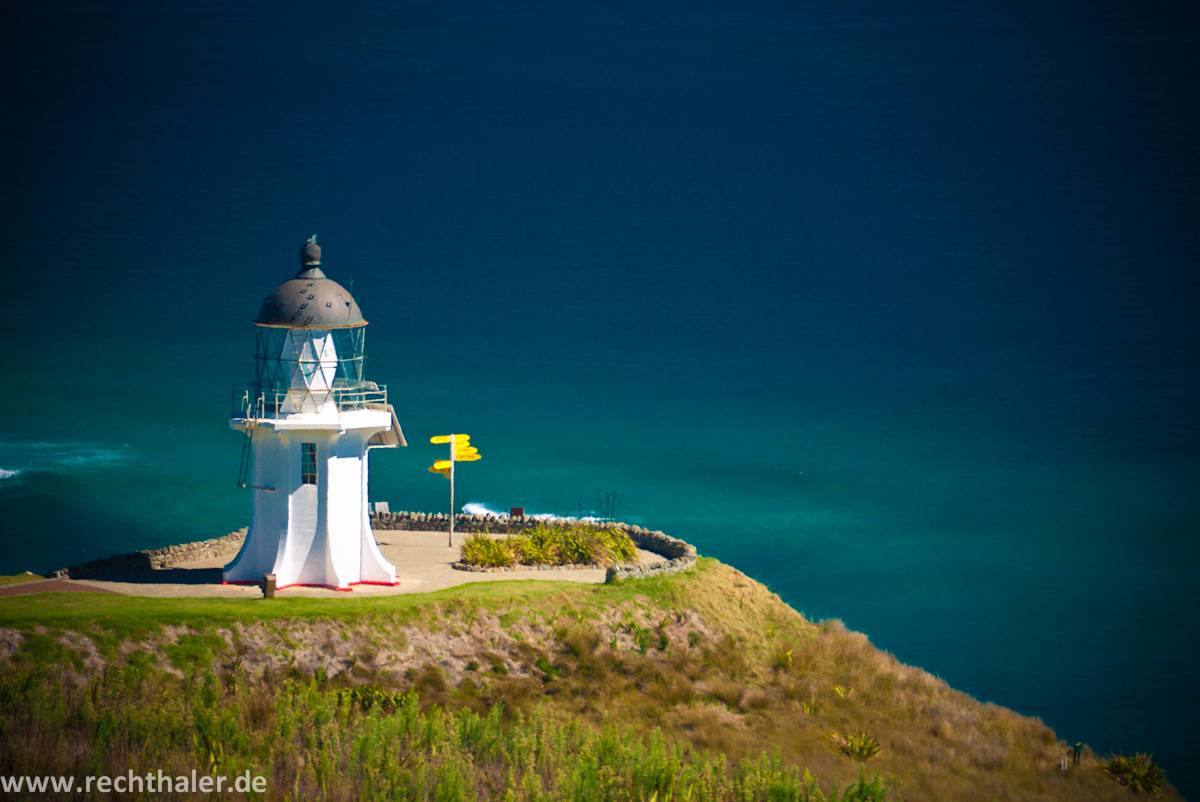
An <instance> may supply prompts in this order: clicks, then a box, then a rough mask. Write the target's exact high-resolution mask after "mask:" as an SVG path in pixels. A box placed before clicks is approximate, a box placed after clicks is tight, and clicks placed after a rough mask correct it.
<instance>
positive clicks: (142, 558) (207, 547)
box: [50, 527, 246, 579]
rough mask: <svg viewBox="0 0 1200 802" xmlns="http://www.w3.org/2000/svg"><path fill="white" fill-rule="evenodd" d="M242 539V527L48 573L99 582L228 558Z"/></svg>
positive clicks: (58, 577)
mask: <svg viewBox="0 0 1200 802" xmlns="http://www.w3.org/2000/svg"><path fill="white" fill-rule="evenodd" d="M245 539H246V529H245V528H244V527H243V528H242V529H239V530H237V531H236V532H230V533H229V534H228V535H224V536H223V537H214V538H211V539H209V540H196V541H193V542H191V543H180V544H179V545H177V546H165V547H163V548H161V549H147V550H145V551H131V552H128V553H126V554H115V555H113V556H112V557H105V558H103V559H100V560H91V561H89V562H85V563H80V564H79V565H72V566H71V567H70V568H63V569H61V570H58V571H51V572H50V576H51V577H52V578H55V579H63V578H70V579H101V578H103V577H106V576H111V575H113V574H127V573H132V572H135V571H148V570H152V569H155V568H171V567H172V566H175V565H179V564H181V563H189V562H194V561H196V560H207V559H209V558H210V557H220V556H222V555H229V556H230V557H232V556H233V555H234V554H236V553H237V550H238V549H240V548H241V547H242V541H244V540H245Z"/></svg>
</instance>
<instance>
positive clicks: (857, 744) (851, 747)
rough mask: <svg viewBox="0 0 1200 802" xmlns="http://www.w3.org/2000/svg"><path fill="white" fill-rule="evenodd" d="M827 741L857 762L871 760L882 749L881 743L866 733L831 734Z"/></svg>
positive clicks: (828, 735) (826, 737)
mask: <svg viewBox="0 0 1200 802" xmlns="http://www.w3.org/2000/svg"><path fill="white" fill-rule="evenodd" d="M825 740H827V741H829V743H831V744H833V746H834V748H835V749H837V750H838V751H839V752H841V753H842V754H843V755H846V756H847V757H852V758H854V759H856V760H870V759H871V758H873V757H875V756H876V755H878V754H879V751H880V749H882V747H881V746H880V745H879V741H876V740H875V739H874V738H872V737H871V736H870V735H867V734H866V733H865V732H856V733H854V734H853V735H838V734H837V733H836V732H831V733H829V734H827V735H826V736H825Z"/></svg>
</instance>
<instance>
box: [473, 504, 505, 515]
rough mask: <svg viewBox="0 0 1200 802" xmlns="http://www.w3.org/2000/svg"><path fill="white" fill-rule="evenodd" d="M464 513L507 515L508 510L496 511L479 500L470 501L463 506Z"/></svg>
mask: <svg viewBox="0 0 1200 802" xmlns="http://www.w3.org/2000/svg"><path fill="white" fill-rule="evenodd" d="M462 511H463V514H465V515H507V514H508V513H506V512H503V511H501V512H496V511H495V510H493V509H489V508H488V507H487V505H486V504H483V503H482V502H479V501H468V502H467V503H466V504H464V505H463V506H462Z"/></svg>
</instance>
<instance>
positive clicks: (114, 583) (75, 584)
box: [9, 530, 665, 599]
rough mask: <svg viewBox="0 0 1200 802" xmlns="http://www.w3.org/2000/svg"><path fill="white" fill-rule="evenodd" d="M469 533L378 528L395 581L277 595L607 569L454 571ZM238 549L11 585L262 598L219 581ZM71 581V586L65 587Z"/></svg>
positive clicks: (437, 586) (574, 578) (582, 574)
mask: <svg viewBox="0 0 1200 802" xmlns="http://www.w3.org/2000/svg"><path fill="white" fill-rule="evenodd" d="M466 538H467V535H463V534H455V536H454V540H455V544H456V545H454V546H453V547H450V546H448V545H447V544H446V533H445V532H410V531H403V530H379V531H376V532H375V540H376V542H377V543H379V550H380V551H381V552H383V556H384V557H386V558H387V559H388V561H389V562H391V563H392V565H394V566H396V579H398V580H399V581H400V584H399V585H398V586H396V587H382V586H380V585H355V586H354V589H353V590H352V591H349V592H347V591H336V590H326V589H325V588H301V587H293V588H285V589H284V590H280V591H278V593H277V595H278V597H279V598H288V597H298V596H310V597H317V598H342V599H346V598H362V597H364V596H393V595H396V594H400V593H427V592H429V591H432V590H441V589H442V588H449V587H453V586H454V585H463V584H466V583H468V582H502V581H505V580H514V579H557V580H563V581H566V582H582V583H588V584H601V583H603V582H604V577H605V569H603V568H586V569H582V570H574V571H572V570H562V569H556V570H547V571H538V570H522V571H485V572H475V571H457V570H455V569H453V568H451V567H450V564H451V563H453V562H457V561H458V558H459V555H460V553H461V551H462V550H461V548H460V547H459V546H458V545H457V544H459V543H461V542H462V541H463V540H465V539H466ZM236 554H237V552H236V551H232V552H230V553H229V554H228V555H225V556H222V557H214V558H211V559H207V560H200V561H197V562H192V563H183V564H181V565H176V566H173V567H171V568H162V569H158V570H146V571H138V572H136V573H131V574H123V575H112V576H109V577H107V578H106V579H103V580H100V579H85V580H76V579H66V580H62V579H56V580H46V581H45V582H26V583H23V584H20V585H12V586H9V587H10V588H11V589H13V590H15V589H17V588H19V589H20V591H19V592H20V593H22V594H24V593H41V592H62V591H65V590H77V591H88V590H93V591H99V592H108V593H123V594H125V595H128V596H158V597H169V596H179V597H189V596H191V597H196V596H227V597H232V598H260V597H261V596H262V589H261V588H260V587H259V586H257V585H223V584H221V569H222V567H224V565H225V564H226V563H228V562H229V561H230V560H232V559H233V558H234V556H235V555H236ZM638 556H639V558H640V560H641V562H642V563H643V564H646V565H649V564H652V563H656V562H664V561H665V558H664V557H661V556H659V555H657V554H654V553H652V552H649V551H642V550H640V549H639V551H638ZM64 586H70V587H64Z"/></svg>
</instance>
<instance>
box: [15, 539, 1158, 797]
mask: <svg viewBox="0 0 1200 802" xmlns="http://www.w3.org/2000/svg"><path fill="white" fill-rule="evenodd" d="M0 655H3V656H4V657H3V663H2V666H3V669H2V672H0V776H3V775H8V776H13V775H60V774H70V775H74V776H79V777H82V776H85V775H98V774H109V775H116V774H124V773H126V772H127V771H130V770H131V771H133V772H134V773H135V774H145V773H146V772H156V771H163V772H165V773H167V774H169V775H181V774H187V773H189V772H190V771H191V770H192V769H197V770H198V771H200V772H201V773H212V774H225V775H230V776H232V775H237V774H241V773H242V772H244V771H247V770H249V771H252V773H254V774H261V775H264V776H266V777H267V778H268V780H269V784H268V790H267V792H266V794H265V797H263V796H262V795H257V796H255V795H253V794H251V795H250V796H249V797H248V798H267V799H300V798H305V799H311V798H325V799H347V800H349V799H366V798H401V799H438V800H460V799H461V800H471V799H512V800H548V799H581V800H583V799H586V800H591V799H597V800H599V799H609V800H626V799H628V800H647V801H649V800H653V801H654V802H665V801H666V800H697V801H698V800H733V799H738V800H757V799H764V800H766V799H771V800H776V799H778V800H787V799H795V800H818V799H827V798H828V799H858V800H872V799H884V798H887V799H905V800H963V799H984V800H990V799H997V800H1072V799H1078V800H1125V799H1136V798H1138V795H1137V794H1136V793H1135V792H1134V791H1131V790H1129V789H1127V788H1125V787H1122V786H1119V785H1118V784H1117V783H1116V782H1114V780H1113V779H1112V778H1111V777H1110V776H1109V775H1108V774H1106V773H1105V772H1104V771H1103V770H1102V765H1101V761H1100V760H1099V759H1098V758H1097V756H1095V755H1093V754H1092V753H1091V752H1090V751H1087V750H1086V749H1085V750H1084V754H1083V758H1082V761H1081V763H1080V765H1079V766H1075V767H1071V768H1070V769H1069V770H1067V771H1063V770H1062V769H1061V768H1060V762H1061V760H1062V758H1063V757H1064V756H1066V755H1067V754H1068V752H1069V748H1068V746H1067V744H1065V743H1063V742H1061V741H1059V740H1058V739H1057V738H1056V737H1055V735H1054V733H1053V732H1051V731H1050V730H1049V729H1048V728H1047V727H1046V726H1044V725H1043V724H1042V723H1041V722H1040V721H1038V720H1036V719H1030V718H1026V717H1022V716H1019V715H1017V714H1015V713H1013V712H1012V711H1009V710H1006V709H1004V708H1000V707H997V706H995V705H991V704H982V703H980V702H978V701H976V700H974V699H972V698H970V697H968V696H966V695H965V694H962V693H959V692H957V691H955V690H953V689H952V688H950V687H949V686H947V685H946V684H945V683H944V682H942V681H941V680H939V679H936V678H935V677H932V676H930V675H929V674H928V673H926V672H924V671H922V670H920V669H917V668H912V667H909V666H905V665H903V664H901V663H899V662H898V661H897V660H896V659H895V658H893V657H892V656H891V655H889V654H886V653H884V652H881V651H879V650H877V649H875V648H874V647H872V646H871V644H870V643H869V641H868V640H867V638H866V637H864V636H863V635H861V634H858V633H855V632H850V631H847V630H846V629H845V628H844V627H843V626H842V625H841V623H840V622H837V621H826V622H823V623H813V622H810V621H808V620H806V619H805V618H804V617H803V616H801V615H800V614H799V613H797V612H796V611H795V610H793V609H791V608H790V607H788V606H787V605H785V604H784V603H783V602H782V601H781V600H780V599H779V597H778V596H776V595H775V594H773V593H771V592H770V591H769V590H768V589H767V588H765V587H764V586H762V585H761V584H759V583H757V582H755V581H753V580H751V579H749V578H748V577H746V576H745V575H743V574H741V573H740V572H738V571H736V570H734V569H732V568H730V567H728V566H725V565H722V564H720V563H718V562H716V561H714V560H708V559H704V560H701V561H700V565H699V566H698V568H697V569H695V570H694V571H691V572H689V573H687V574H682V575H678V576H674V577H661V578H654V579H647V580H641V581H637V582H625V583H620V584H615V585H604V586H588V585H577V584H572V583H557V582H528V581H527V582H492V583H480V584H475V585H466V586H460V587H458V588H453V589H450V590H447V591H441V592H438V593H432V594H425V595H408V596H393V597H377V598H371V599H366V598H360V599H330V600H325V599H300V598H297V599H274V600H261V601H253V602H247V601H245V600H230V599H142V598H132V597H122V596H94V595H91V594H60V595H40V596H17V597H11V598H6V599H0ZM167 798H170V795H167ZM222 798H228V799H235V798H239V797H238V795H234V794H225V795H223V796H222ZM1163 798H1167V799H1178V798H1179V797H1178V796H1177V795H1176V794H1175V792H1174V791H1173V789H1171V788H1170V786H1165V787H1164V792H1163Z"/></svg>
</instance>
